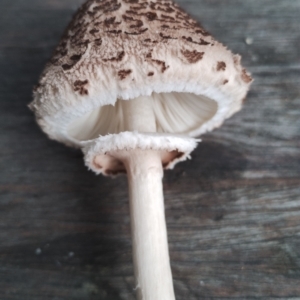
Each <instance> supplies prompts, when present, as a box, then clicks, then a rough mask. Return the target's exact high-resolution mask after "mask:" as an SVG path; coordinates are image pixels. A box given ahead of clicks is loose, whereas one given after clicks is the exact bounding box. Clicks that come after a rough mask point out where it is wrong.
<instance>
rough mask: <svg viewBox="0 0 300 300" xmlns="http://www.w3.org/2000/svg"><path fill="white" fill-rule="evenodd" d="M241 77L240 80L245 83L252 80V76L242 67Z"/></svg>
mask: <svg viewBox="0 0 300 300" xmlns="http://www.w3.org/2000/svg"><path fill="white" fill-rule="evenodd" d="M241 77H242V80H243V81H244V82H246V83H250V82H251V81H252V80H253V79H252V77H251V76H250V75H249V74H248V73H247V71H246V70H245V69H243V71H242V75H241Z"/></svg>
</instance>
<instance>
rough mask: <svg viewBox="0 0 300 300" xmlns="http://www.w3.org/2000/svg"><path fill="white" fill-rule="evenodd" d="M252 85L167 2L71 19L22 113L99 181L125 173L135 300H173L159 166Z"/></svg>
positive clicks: (99, 4) (88, 7)
mask: <svg viewBox="0 0 300 300" xmlns="http://www.w3.org/2000/svg"><path fill="white" fill-rule="evenodd" d="M251 81H252V78H251V76H250V75H249V74H248V73H247V72H246V70H245V69H243V68H242V66H241V64H240V57H239V56H238V55H233V54H232V53H231V52H230V51H229V50H227V49H226V47H224V46H223V45H222V44H220V43H219V42H217V41H216V40H214V39H213V38H212V36H211V35H210V34H208V33H207V32H206V31H205V30H204V29H203V28H202V27H201V26H200V25H199V24H198V23H197V22H196V21H195V20H193V19H192V18H191V17H190V16H189V15H188V14H186V13H185V12H184V11H182V10H181V9H180V8H179V6H178V5H177V4H175V3H173V2H172V1H170V0H164V1H161V0H152V1H146V0H143V1H141V0H103V1H99V0H90V1H87V2H86V3H85V4H83V6H82V7H81V8H80V9H79V11H78V12H77V13H76V14H75V16H74V18H73V20H72V22H71V24H70V25H69V27H68V28H67V30H66V32H65V35H64V36H63V38H62V40H61V42H60V43H59V45H58V47H57V49H56V51H55V53H54V55H53V57H52V59H51V60H50V62H49V63H48V65H47V66H46V68H45V70H44V72H43V74H42V76H41V78H40V82H39V85H38V86H37V87H36V88H35V91H34V101H33V102H32V103H31V105H30V107H31V109H32V110H33V111H34V112H35V114H36V117H37V122H38V124H39V125H40V126H41V127H42V129H43V130H44V131H45V132H46V133H47V134H48V136H49V137H50V138H52V139H55V140H58V141H60V142H63V143H65V144H67V145H70V146H75V147H79V148H81V149H82V150H83V152H84V154H85V163H86V165H87V166H88V167H89V168H90V169H92V170H93V171H95V172H96V173H97V174H100V173H101V174H104V175H108V176H115V175H117V174H119V173H127V175H128V182H129V194H130V195H129V198H130V214H131V227H132V236H133V260H134V272H135V279H136V286H137V289H136V290H137V297H138V299H146V300H158V299H160V300H171V299H175V296H174V291H173V283H172V275H171V269H170V262H169V252H168V244H167V232H166V223H165V215H164V203H163V192H162V177H163V168H166V169H168V168H173V167H174V166H175V164H176V163H177V162H179V161H183V160H185V159H186V158H188V157H189V155H190V153H191V152H192V151H193V150H194V149H195V147H196V145H197V142H198V140H196V139H195V137H196V136H199V135H201V134H203V133H205V132H207V131H211V130H213V129H214V128H216V127H219V126H220V125H221V124H222V123H223V122H224V120H226V119H227V118H229V117H230V116H232V115H233V114H234V113H235V112H237V111H238V110H240V108H241V105H242V100H243V99H244V98H245V96H246V94H247V91H248V89H249V86H250V83H251Z"/></svg>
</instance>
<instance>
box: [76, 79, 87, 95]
mask: <svg viewBox="0 0 300 300" xmlns="http://www.w3.org/2000/svg"><path fill="white" fill-rule="evenodd" d="M88 83H89V81H88V80H87V79H86V80H76V81H75V82H74V83H73V85H74V91H76V92H79V94H80V95H82V96H83V95H88V94H89V91H88V90H87V88H86V85H87V84H88Z"/></svg>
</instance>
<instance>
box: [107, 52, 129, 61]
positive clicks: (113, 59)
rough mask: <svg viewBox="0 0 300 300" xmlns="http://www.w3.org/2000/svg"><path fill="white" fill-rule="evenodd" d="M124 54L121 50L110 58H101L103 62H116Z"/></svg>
mask: <svg viewBox="0 0 300 300" xmlns="http://www.w3.org/2000/svg"><path fill="white" fill-rule="evenodd" d="M124 56H125V52H124V51H121V52H120V53H119V54H118V55H117V56H115V57H111V58H103V59H102V60H103V61H104V62H107V61H116V62H120V61H121V60H122V59H123V58H124Z"/></svg>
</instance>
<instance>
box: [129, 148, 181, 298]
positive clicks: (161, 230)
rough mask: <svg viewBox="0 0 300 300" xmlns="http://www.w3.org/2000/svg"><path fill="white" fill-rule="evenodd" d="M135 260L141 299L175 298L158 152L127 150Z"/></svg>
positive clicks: (136, 277) (137, 285)
mask: <svg viewBox="0 0 300 300" xmlns="http://www.w3.org/2000/svg"><path fill="white" fill-rule="evenodd" d="M124 163H125V166H126V170H127V175H128V182H129V199H130V200H129V201H130V215H131V230H132V238H133V262H134V273H135V280H136V289H137V298H138V299H139V300H158V299H159V300H174V299H175V296H174V290H173V281H172V273H171V268H170V258H169V250H168V239H167V229H166V221H165V211H164V198H163V189H162V177H163V169H162V164H161V157H160V154H159V152H157V151H155V150H146V151H143V150H139V149H136V150H133V151H130V152H129V151H128V152H127V155H126V158H125V159H124Z"/></svg>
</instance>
